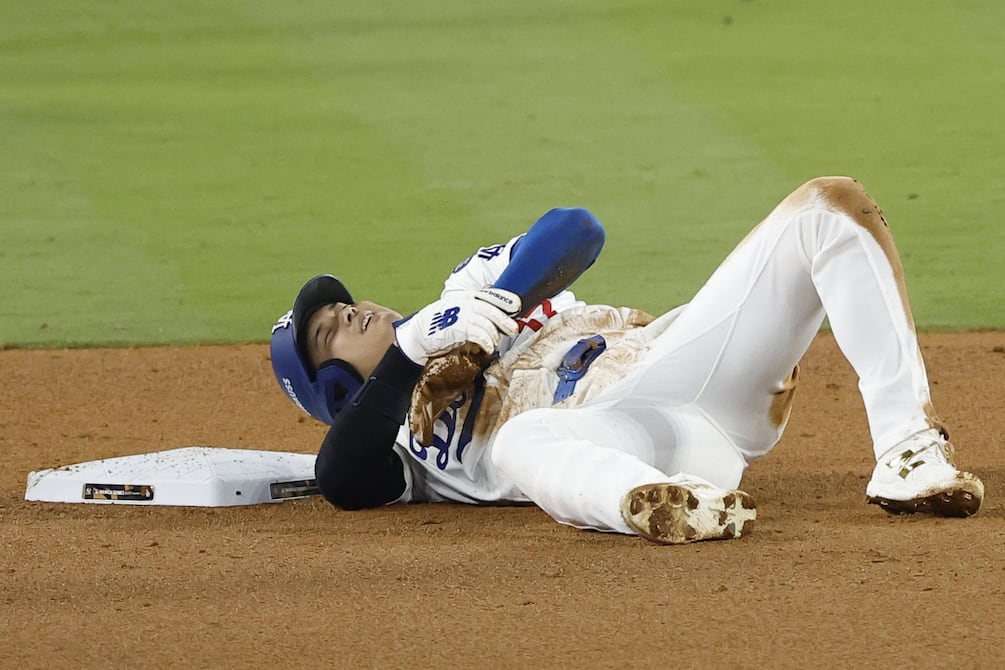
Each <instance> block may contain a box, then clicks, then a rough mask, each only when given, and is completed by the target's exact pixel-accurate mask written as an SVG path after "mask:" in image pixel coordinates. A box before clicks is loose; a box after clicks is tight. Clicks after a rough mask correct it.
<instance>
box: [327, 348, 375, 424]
mask: <svg viewBox="0 0 1005 670" xmlns="http://www.w3.org/2000/svg"><path fill="white" fill-rule="evenodd" d="M315 380H316V381H315V384H316V386H317V388H318V390H320V391H321V396H322V397H323V398H324V400H325V404H326V405H327V408H328V414H329V416H330V417H331V419H332V420H334V419H335V415H336V414H338V413H339V411H340V410H341V409H342V408H343V407H345V406H346V405H347V404H349V402H350V401H351V400H352V397H353V396H354V395H356V392H357V391H359V389H360V387H361V386H363V378H362V377H361V376H360V374H359V373H358V372H356V368H354V367H353V366H352V365H350V364H349V363H347V362H345V361H343V360H342V359H340V358H333V359H332V360H330V361H326V362H324V363H322V364H321V365H320V366H319V367H318V371H317V374H316V375H315ZM326 423H329V424H330V423H331V422H330V421H328V422H326Z"/></svg>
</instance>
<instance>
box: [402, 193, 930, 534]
mask: <svg viewBox="0 0 1005 670" xmlns="http://www.w3.org/2000/svg"><path fill="white" fill-rule="evenodd" d="M516 239H517V238H514V239H513V240H510V241H509V242H508V243H507V244H505V245H498V246H494V247H485V248H483V249H481V250H479V252H478V253H477V254H475V255H474V256H472V257H471V259H469V260H468V261H467V262H466V263H465V264H462V265H461V266H459V267H458V268H457V269H456V270H455V271H454V272H453V273H452V274H451V275H450V277H449V278H448V279H447V281H446V283H445V288H444V295H448V294H449V293H450V292H451V291H454V290H460V289H478V288H481V287H482V286H486V285H490V284H491V283H492V282H493V280H494V279H495V278H496V277H498V275H499V274H500V273H501V272H502V270H503V269H505V267H506V262H507V259H508V258H509V253H508V252H509V249H510V248H511V247H512V245H513V244H514V243H515V241H516ZM825 315H826V316H828V317H829V319H830V326H831V329H832V331H833V333H834V336H835V338H836V340H837V342H838V345H839V346H840V348H841V350H842V352H843V353H844V355H845V356H846V357H847V359H848V360H849V362H850V363H851V365H852V367H853V368H854V369H855V371H856V373H857V374H858V376H859V379H860V383H859V388H860V391H861V394H862V398H863V401H864V403H865V408H866V413H867V418H868V421H869V426H870V430H871V433H872V439H873V443H874V445H873V446H874V451H875V454H876V455H877V457H878V456H879V455H881V454H883V453H884V452H885V451H886V450H887V449H889V448H890V447H891V446H893V445H895V444H897V443H898V442H900V441H901V440H903V439H905V438H907V437H908V436H910V435H912V434H914V433H916V432H917V431H919V430H923V429H925V428H929V427H933V426H935V427H938V426H940V424H939V421H938V418H937V417H936V416H935V414H934V412H933V410H932V406H931V400H930V393H929V386H928V379H927V374H926V371H925V365H924V362H923V360H922V357H921V353H920V349H919V347H918V342H917V337H916V334H915V330H914V323H913V319H912V317H911V313H910V307H909V303H908V300H907V294H906V290H905V286H904V281H903V271H902V267H901V264H900V260H899V256H898V254H897V251H896V248H895V246H894V243H893V239H892V236H891V234H890V232H889V229H888V227H887V225H886V221H885V220H884V219H883V217H882V213H881V212H880V210H879V208H878V206H877V205H876V203H875V202H874V201H873V200H872V199H871V198H870V197H869V196H868V194H867V193H866V192H865V190H864V189H863V188H862V186H861V185H860V184H859V183H858V182H856V181H854V180H852V179H849V178H845V177H825V178H819V179H815V180H812V181H810V182H808V183H806V184H804V185H803V186H801V187H800V188H799V189H797V190H796V191H794V192H793V193H792V194H791V195H790V196H789V197H787V198H786V199H785V200H784V201H783V202H782V203H781V204H779V205H778V207H776V208H775V209H774V211H772V212H771V213H770V214H769V215H768V216H767V218H765V219H764V220H763V221H762V222H761V223H760V224H759V225H757V226H756V227H755V228H754V229H753V230H752V231H751V233H750V234H749V235H748V236H747V237H746V238H745V239H744V240H743V241H742V242H741V243H740V244H739V245H738V246H737V247H736V249H735V250H734V251H733V252H732V253H731V254H730V256H729V257H728V258H727V259H726V260H725V261H724V262H723V263H722V264H721V265H720V266H719V268H718V269H717V270H716V271H715V273H714V274H713V275H712V276H711V278H710V279H709V280H708V282H707V283H706V284H705V285H704V286H703V287H702V289H701V290H700V291H699V292H698V293H697V294H696V295H695V296H694V298H693V299H692V300H691V301H690V302H689V303H687V304H686V305H682V306H680V307H677V308H675V309H674V310H672V311H670V312H668V313H666V314H664V315H663V316H661V317H659V318H657V319H655V320H652V321H651V322H650V320H649V319H647V318H645V315H642V314H640V313H639V312H637V311H635V310H630V309H627V308H614V307H609V306H603V305H587V304H585V303H583V302H582V301H579V300H577V299H576V298H575V296H574V295H573V294H572V293H571V292H569V291H565V292H563V293H561V294H559V295H557V296H555V297H554V298H553V299H551V300H549V301H545V302H544V303H542V304H541V305H539V306H538V307H537V308H536V309H535V310H534V311H533V313H531V314H530V315H529V316H527V317H525V318H523V319H521V320H520V321H521V332H520V333H519V334H518V335H517V336H516V337H515V338H504V341H503V344H502V345H501V347H500V349H499V354H500V356H499V360H498V361H497V362H496V363H494V364H493V365H492V366H491V367H490V368H489V369H488V370H487V371H486V373H485V375H484V383H482V382H481V381H479V382H478V383H476V385H475V386H474V387H473V388H472V389H469V392H467V393H465V394H464V395H463V396H462V397H460V398H458V400H457V401H456V402H455V403H454V404H453V405H452V406H451V407H450V409H448V410H447V411H446V412H444V413H443V415H442V416H441V417H440V419H439V420H438V421H437V424H436V439H434V441H433V442H434V444H433V445H431V446H422V445H419V444H417V443H416V441H415V440H414V438H413V437H412V436H411V434H410V431H409V430H408V428H407V426H405V427H402V429H401V430H400V431H399V434H398V438H397V444H396V446H395V449H396V450H397V451H398V453H399V454H400V455H402V456H403V458H402V460H403V461H404V463H405V464H406V468H405V469H406V490H405V492H404V494H403V495H402V497H401V498H400V500H403V501H442V500H452V501H461V502H533V503H535V504H537V505H538V506H540V507H541V508H542V509H544V510H545V511H546V512H547V513H548V514H550V515H551V516H552V517H553V518H555V519H556V520H557V521H559V522H561V523H565V524H568V525H572V526H575V527H579V528H591V529H596V530H601V531H615V532H622V533H631V532H633V531H631V530H630V529H629V528H628V526H627V525H626V524H625V522H624V520H623V519H622V516H621V513H620V508H619V505H620V502H621V500H622V498H623V497H624V495H625V493H626V492H627V491H629V490H630V489H632V488H633V487H636V486H639V485H642V484H650V483H656V482H664V481H668V480H669V479H670V477H671V476H673V475H675V474H678V473H686V474H690V475H697V476H699V477H702V478H704V479H706V480H708V481H710V482H712V483H713V484H715V485H716V486H719V487H722V488H727V489H730V488H736V487H737V486H738V485H739V483H740V479H741V476H742V474H743V471H744V469H745V468H746V467H747V466H748V465H749V464H750V463H751V462H752V461H753V460H754V459H756V458H758V457H760V456H763V455H764V454H766V453H767V452H768V451H770V449H771V448H772V447H773V446H774V445H775V444H776V443H777V442H778V440H779V438H780V437H781V435H782V431H783V430H784V428H785V424H786V422H787V420H788V416H789V410H790V407H791V402H792V396H793V392H794V389H795V386H796V382H797V379H798V365H797V364H798V362H799V359H800V358H801V357H802V356H803V354H804V353H805V352H806V349H807V348H808V347H809V345H810V343H811V341H812V339H813V337H814V336H815V335H816V333H817V332H818V330H819V328H820V325H821V323H822V322H823V319H824V316H825ZM598 334H599V335H601V336H603V338H604V340H605V343H606V347H607V348H606V350H604V351H603V353H601V354H600V355H599V356H597V357H596V358H595V359H594V360H593V362H592V365H591V366H590V367H589V369H588V370H587V372H586V374H585V375H584V376H583V377H582V379H580V380H579V382H578V383H577V384H576V385H575V388H574V389H573V390H572V391H571V393H570V394H569V395H568V397H567V398H566V399H565V400H563V401H561V402H559V403H557V404H554V400H555V393H556V389H557V387H558V386H559V385H560V382H559V378H558V375H557V374H556V372H555V370H556V368H557V367H558V364H559V363H560V362H561V360H562V358H563V356H564V355H565V354H566V352H568V351H569V350H570V348H571V347H573V346H574V345H575V344H576V343H577V342H579V341H580V340H581V339H584V338H590V337H592V336H595V335H598ZM565 390H566V391H567V392H568V388H566V389H565Z"/></svg>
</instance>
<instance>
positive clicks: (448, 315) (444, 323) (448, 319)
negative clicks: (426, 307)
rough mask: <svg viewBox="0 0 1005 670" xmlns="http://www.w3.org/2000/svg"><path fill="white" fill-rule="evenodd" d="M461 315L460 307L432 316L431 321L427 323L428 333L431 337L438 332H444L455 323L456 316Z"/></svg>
mask: <svg viewBox="0 0 1005 670" xmlns="http://www.w3.org/2000/svg"><path fill="white" fill-rule="evenodd" d="M460 313H461V308H460V307H451V308H449V309H445V310H443V311H442V312H437V313H436V314H434V315H433V320H432V321H431V322H430V323H429V332H428V333H426V335H432V334H433V333H435V332H436V331H438V330H444V329H446V328H449V327H450V326H452V325H454V324H455V323H457V315H458V314H460Z"/></svg>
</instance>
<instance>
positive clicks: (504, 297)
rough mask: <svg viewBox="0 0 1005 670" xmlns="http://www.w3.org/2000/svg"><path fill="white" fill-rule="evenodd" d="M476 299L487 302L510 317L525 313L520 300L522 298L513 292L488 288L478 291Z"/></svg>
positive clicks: (475, 295)
mask: <svg viewBox="0 0 1005 670" xmlns="http://www.w3.org/2000/svg"><path fill="white" fill-rule="evenodd" d="M474 297H475V299H477V300H481V301H482V302H487V303H488V304H490V305H492V306H493V307H495V308H496V309H498V310H500V311H502V312H504V313H505V314H506V315H508V316H517V315H518V314H520V312H522V311H523V303H522V301H521V300H520V296H518V295H517V294H516V293H513V291H507V290H506V289H502V288H496V287H494V286H486V287H485V288H483V289H479V290H478V291H476V292H475V294H474Z"/></svg>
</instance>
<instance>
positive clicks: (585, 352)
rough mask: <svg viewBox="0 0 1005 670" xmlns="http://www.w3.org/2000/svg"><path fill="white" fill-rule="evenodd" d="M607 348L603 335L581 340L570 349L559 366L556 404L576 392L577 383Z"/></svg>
mask: <svg viewBox="0 0 1005 670" xmlns="http://www.w3.org/2000/svg"><path fill="white" fill-rule="evenodd" d="M606 348H607V341H606V340H604V337H603V335H594V336H593V337H588V338H586V339H585V340H580V341H579V342H577V343H576V344H574V345H573V346H572V348H571V349H569V351H568V353H566V354H565V356H563V357H562V363H561V364H560V365H559V366H558V370H556V372H557V373H558V387H557V388H556V389H555V399H554V401H553V402H554V403H555V404H557V403H560V402H562V401H563V400H565V399H566V398H568V397H569V396H571V395H572V392H573V391H575V390H576V383H577V382H578V381H579V380H580V379H582V378H583V375H585V374H586V371H587V370H588V369H589V368H590V364H591V363H593V361H594V360H596V358H597V356H599V355H600V354H602V353H604V349H606Z"/></svg>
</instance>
